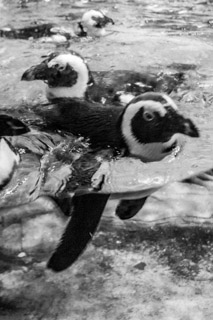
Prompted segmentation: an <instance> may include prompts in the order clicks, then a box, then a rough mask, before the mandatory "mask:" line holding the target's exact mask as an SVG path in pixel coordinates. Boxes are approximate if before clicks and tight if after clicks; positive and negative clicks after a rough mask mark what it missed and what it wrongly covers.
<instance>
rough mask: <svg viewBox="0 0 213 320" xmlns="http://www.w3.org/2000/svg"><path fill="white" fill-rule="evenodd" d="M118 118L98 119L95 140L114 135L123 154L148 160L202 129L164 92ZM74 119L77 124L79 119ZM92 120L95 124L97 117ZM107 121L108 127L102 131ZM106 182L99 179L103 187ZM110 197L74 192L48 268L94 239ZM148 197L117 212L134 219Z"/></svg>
mask: <svg viewBox="0 0 213 320" xmlns="http://www.w3.org/2000/svg"><path fill="white" fill-rule="evenodd" d="M78 107H79V106H77V109H78ZM98 110H103V109H101V108H99V109H98ZM112 110H114V111H115V110H118V109H116V108H113V109H112ZM76 111H77V110H76ZM114 111H113V112H114ZM73 114H75V113H73ZM59 118H60V116H59V115H58V119H59ZM74 118H75V116H74ZM115 118H116V117H115V116H114V115H113V116H112V117H111V118H107V119H106V115H104V119H105V121H104V119H103V121H100V119H98V121H97V125H95V129H94V130H97V126H99V125H100V128H101V129H100V130H102V131H100V133H99V134H98V135H97V138H96V139H100V136H101V135H103V136H104V138H106V137H107V136H109V135H111V134H112V141H113V143H114V142H115V141H116V146H117V147H118V146H119V147H121V148H123V149H124V154H126V155H128V156H133V157H137V158H140V159H141V160H143V161H146V162H149V161H158V160H161V159H163V158H164V157H166V156H167V155H169V154H170V153H171V152H172V150H173V148H174V147H176V146H178V143H179V138H180V137H179V135H181V136H182V135H188V136H190V137H199V131H198V129H197V127H196V126H195V125H194V123H193V122H192V120H190V119H187V118H185V117H183V116H182V115H181V114H179V112H178V110H177V106H176V105H175V103H174V102H173V101H172V99H171V98H170V97H168V96H166V95H165V94H159V93H145V94H143V95H140V96H138V97H135V98H134V99H133V100H132V101H131V102H130V103H129V104H128V105H127V106H126V108H124V109H123V111H122V110H121V112H120V114H119V113H118V115H117V121H115V122H114V120H112V119H115ZM109 119H110V120H109ZM74 122H75V125H77V119H76V118H75V120H74ZM91 122H92V123H93V124H94V116H93V120H92V121H91ZM79 123H80V121H79ZM86 123H87V126H86V130H89V129H90V128H89V127H90V121H89V120H88V119H87V121H86ZM112 123H113V125H112ZM105 124H107V128H108V129H107V130H103V126H104V125H105ZM79 125H82V123H80V124H79ZM78 128H79V127H78ZM91 138H93V137H91ZM113 139H115V140H113ZM96 141H97V140H96ZM108 141H109V140H108ZM103 182H104V181H100V186H101V184H102V183H103ZM109 196H110V195H109V194H101V193H99V194H98V193H88V194H81V193H80V192H79V193H78V192H76V193H75V195H74V197H73V199H72V203H73V210H72V215H71V218H70V220H69V222H68V224H67V227H66V229H65V232H64V234H63V235H62V238H61V240H60V243H59V245H58V247H57V248H56V250H55V252H54V253H53V254H52V256H51V257H50V259H49V261H48V263H47V267H48V268H49V269H51V270H53V271H55V272H60V271H63V270H65V269H66V268H68V267H70V266H71V265H72V264H73V263H74V262H75V261H76V260H77V258H78V257H79V255H80V254H81V253H82V252H83V250H84V249H85V248H86V246H87V244H88V242H89V241H90V240H91V239H92V237H93V235H94V233H95V231H96V229H97V226H98V224H99V221H100V219H101V215H102V213H103V210H104V208H105V205H106V203H107V201H108V199H109ZM146 198H147V196H145V197H144V198H142V199H138V200H137V201H136V203H135V201H131V200H125V202H123V203H121V204H120V205H119V207H118V208H117V211H116V214H117V215H118V216H119V217H120V218H121V219H129V218H131V217H132V216H133V215H135V214H136V213H137V212H138V210H140V208H142V206H143V205H144V203H145V201H146ZM123 205H125V207H126V206H127V205H128V206H129V207H130V208H129V210H127V212H124V211H123V209H122V207H123ZM129 213H130V215H129Z"/></svg>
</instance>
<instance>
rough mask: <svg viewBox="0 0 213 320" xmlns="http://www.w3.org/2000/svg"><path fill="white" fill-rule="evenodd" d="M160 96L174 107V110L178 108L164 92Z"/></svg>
mask: <svg viewBox="0 0 213 320" xmlns="http://www.w3.org/2000/svg"><path fill="white" fill-rule="evenodd" d="M162 97H163V98H164V99H165V100H166V101H167V102H168V104H169V105H170V106H171V107H172V108H173V109H174V110H176V111H177V110H178V107H177V105H176V104H175V103H174V101H173V100H172V99H171V98H170V97H169V96H167V95H166V94H162Z"/></svg>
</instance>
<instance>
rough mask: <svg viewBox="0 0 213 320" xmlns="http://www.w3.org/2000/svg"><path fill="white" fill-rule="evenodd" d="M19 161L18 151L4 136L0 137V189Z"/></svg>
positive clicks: (7, 180) (8, 179) (9, 177)
mask: <svg viewBox="0 0 213 320" xmlns="http://www.w3.org/2000/svg"><path fill="white" fill-rule="evenodd" d="M19 162H20V156H19V153H18V152H17V151H16V150H15V148H14V147H13V146H12V144H11V143H10V142H9V141H8V140H7V139H5V138H0V191H1V190H2V189H3V188H4V186H5V185H6V184H7V183H8V182H9V181H10V179H11V177H12V175H13V173H14V171H15V169H16V167H17V166H18V164H19Z"/></svg>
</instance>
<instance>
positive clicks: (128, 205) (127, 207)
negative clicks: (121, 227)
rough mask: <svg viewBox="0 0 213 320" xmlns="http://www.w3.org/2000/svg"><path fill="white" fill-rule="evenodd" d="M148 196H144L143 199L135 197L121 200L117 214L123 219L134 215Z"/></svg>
mask: <svg viewBox="0 0 213 320" xmlns="http://www.w3.org/2000/svg"><path fill="white" fill-rule="evenodd" d="M147 198H148V197H144V198H141V199H134V200H121V201H120V203H119V204H118V206H117V208H116V211H115V213H116V215H117V216H118V217H119V218H120V219H121V220H126V219H130V218H132V217H134V216H135V215H136V214H137V213H138V211H140V210H141V209H142V208H143V206H144V204H145V202H146V199H147Z"/></svg>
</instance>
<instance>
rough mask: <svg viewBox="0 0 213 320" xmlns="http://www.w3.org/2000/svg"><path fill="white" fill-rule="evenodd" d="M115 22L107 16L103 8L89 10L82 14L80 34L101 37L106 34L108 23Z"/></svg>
mask: <svg viewBox="0 0 213 320" xmlns="http://www.w3.org/2000/svg"><path fill="white" fill-rule="evenodd" d="M109 23H111V24H114V21H113V20H112V19H111V18H109V17H107V16H106V15H105V14H104V13H103V12H102V11H101V10H89V11H87V12H85V13H84V14H83V16H82V19H81V21H80V22H79V23H78V25H79V28H80V33H79V34H78V35H79V36H83V37H84V36H95V37H101V36H104V35H106V29H105V27H106V25H107V24H109Z"/></svg>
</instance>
